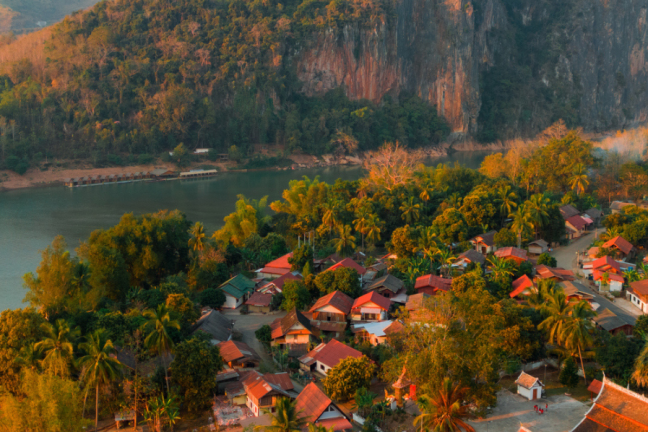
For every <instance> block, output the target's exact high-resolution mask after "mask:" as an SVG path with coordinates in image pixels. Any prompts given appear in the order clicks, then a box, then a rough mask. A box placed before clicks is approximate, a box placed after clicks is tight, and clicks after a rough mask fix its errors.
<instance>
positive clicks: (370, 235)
mask: <svg viewBox="0 0 648 432" xmlns="http://www.w3.org/2000/svg"><path fill="white" fill-rule="evenodd" d="M382 225H383V223H382V221H381V220H380V219H379V218H378V216H376V215H375V214H372V215H371V216H369V219H368V220H367V223H366V229H365V235H366V236H367V241H369V243H371V244H373V245H375V244H376V242H377V241H379V240H380V229H381V227H382Z"/></svg>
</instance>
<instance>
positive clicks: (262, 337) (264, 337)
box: [254, 324, 272, 344]
mask: <svg viewBox="0 0 648 432" xmlns="http://www.w3.org/2000/svg"><path fill="white" fill-rule="evenodd" d="M254 335H255V336H256V338H257V340H258V341H259V342H263V343H265V344H270V341H272V329H271V328H270V326H269V325H267V324H264V325H262V326H261V327H260V328H259V329H258V330H257V331H255V332H254Z"/></svg>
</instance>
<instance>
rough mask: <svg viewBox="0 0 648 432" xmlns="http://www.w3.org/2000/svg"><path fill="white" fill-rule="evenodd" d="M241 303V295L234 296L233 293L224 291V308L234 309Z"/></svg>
mask: <svg viewBox="0 0 648 432" xmlns="http://www.w3.org/2000/svg"><path fill="white" fill-rule="evenodd" d="M242 304H243V297H241V298H236V297H234V296H233V295H230V294H227V293H225V303H224V304H223V307H224V308H226V309H236V308H237V307H239V306H241V305H242Z"/></svg>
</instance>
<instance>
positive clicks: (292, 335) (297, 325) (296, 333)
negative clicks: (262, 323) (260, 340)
mask: <svg viewBox="0 0 648 432" xmlns="http://www.w3.org/2000/svg"><path fill="white" fill-rule="evenodd" d="M270 329H271V330H272V333H271V337H272V342H271V343H270V345H271V346H279V347H280V348H284V347H288V348H289V349H291V350H293V351H296V352H298V351H301V352H305V351H306V349H307V347H308V344H309V343H310V341H311V337H312V336H313V331H312V326H311V323H310V320H309V319H307V318H306V317H305V316H304V315H303V314H302V313H301V312H299V311H298V310H297V309H293V310H291V311H290V312H288V314H287V315H286V316H285V317H283V318H277V319H276V320H274V321H273V322H272V323H271V324H270Z"/></svg>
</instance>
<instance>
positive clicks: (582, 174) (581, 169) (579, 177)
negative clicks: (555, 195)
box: [569, 163, 589, 195]
mask: <svg viewBox="0 0 648 432" xmlns="http://www.w3.org/2000/svg"><path fill="white" fill-rule="evenodd" d="M569 186H570V187H571V188H572V189H576V195H580V194H581V192H585V189H586V188H587V186H589V180H588V179H587V168H585V165H583V164H582V163H578V164H576V165H575V166H574V170H573V171H572V177H571V178H570V179H569Z"/></svg>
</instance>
